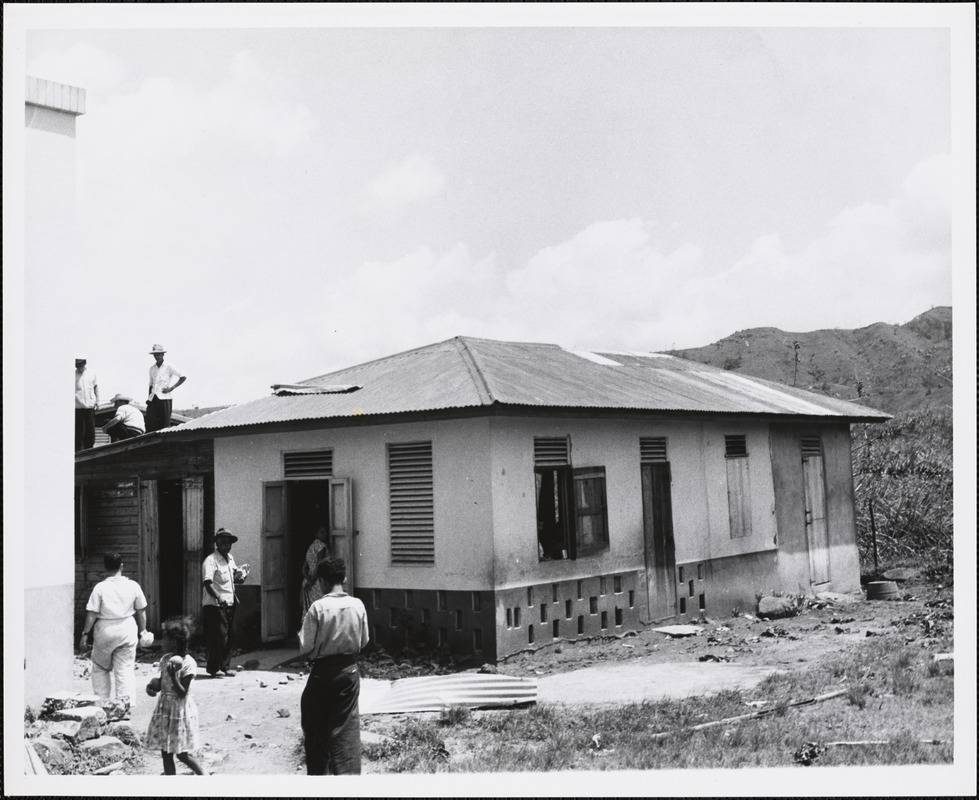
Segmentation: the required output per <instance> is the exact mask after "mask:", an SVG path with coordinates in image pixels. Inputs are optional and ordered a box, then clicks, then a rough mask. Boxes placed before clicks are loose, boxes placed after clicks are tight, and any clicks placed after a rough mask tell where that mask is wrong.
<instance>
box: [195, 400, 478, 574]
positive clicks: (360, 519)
mask: <svg viewBox="0 0 979 800" xmlns="http://www.w3.org/2000/svg"><path fill="white" fill-rule="evenodd" d="M488 436H489V425H488V421H487V420H485V419H477V420H445V421H435V422H424V423H415V424H411V425H384V426H362V427H355V428H343V429H339V428H338V429H324V430H311V431H302V432H292V433H269V434H260V435H253V436H236V437H227V438H218V439H216V440H215V443H214V504H215V524H216V525H219V526H222V525H223V526H224V527H227V528H230V529H231V530H233V531H234V532H235V533H236V534H237V535H238V536H239V537H240V541H239V542H238V543H237V544H236V545H235V549H234V553H235V557H236V558H237V560H238V561H239V562H247V563H249V564H251V565H252V575H253V576H255V577H254V578H251V579H249V583H252V582H254V583H260V581H261V574H262V572H261V566H262V547H261V532H262V483H263V482H267V481H280V480H282V479H283V466H282V453H283V452H285V451H298V450H320V449H326V448H330V449H332V450H333V474H334V475H335V476H337V477H344V478H350V479H351V481H352V491H353V517H354V529H355V530H356V531H358V534H357V535H356V536H355V538H354V547H355V552H356V560H355V566H354V583H355V585H356V586H360V587H372V588H384V587H393V588H404V589H430V588H435V587H434V586H433V580H434V576H435V575H437V576H438V588H440V589H449V590H456V589H459V590H470V591H474V590H488V589H491V588H492V587H493V582H492V581H493V573H492V551H493V538H492V521H491V517H490V514H491V510H492V507H491V503H490V485H489V469H488V463H489V462H488V456H487V454H488V452H489V443H488ZM415 441H431V442H432V461H433V464H432V470H433V485H434V487H435V497H434V510H435V564H434V566H393V565H392V564H391V552H390V523H389V500H388V474H387V455H386V447H385V446H386V445H387V444H388V443H398V442H415Z"/></svg>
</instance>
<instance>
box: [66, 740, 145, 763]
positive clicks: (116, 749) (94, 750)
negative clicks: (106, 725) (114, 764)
mask: <svg viewBox="0 0 979 800" xmlns="http://www.w3.org/2000/svg"><path fill="white" fill-rule="evenodd" d="M131 750H132V748H130V747H129V745H128V744H125V743H124V742H120V741H119V740H118V739H117V738H116V737H115V736H100V737H99V738H98V739H89V740H88V741H85V742H82V743H81V744H79V745H78V752H79V753H82V754H84V755H88V756H96V757H97V758H99V759H101V760H102V761H118V760H119V759H124V758H127V757H128V756H129V754H130V752H131Z"/></svg>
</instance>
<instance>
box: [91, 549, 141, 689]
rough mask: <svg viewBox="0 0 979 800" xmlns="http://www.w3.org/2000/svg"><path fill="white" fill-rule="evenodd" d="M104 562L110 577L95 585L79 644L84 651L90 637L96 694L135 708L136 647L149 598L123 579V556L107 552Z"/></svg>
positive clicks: (136, 584)
mask: <svg viewBox="0 0 979 800" xmlns="http://www.w3.org/2000/svg"><path fill="white" fill-rule="evenodd" d="M103 563H104V564H105V571H106V572H107V573H108V577H106V579H105V580H103V581H101V582H99V583H97V584H96V585H95V588H94V589H93V590H92V595H91V597H89V599H88V605H86V606H85V627H84V628H83V629H82V637H81V640H80V641H79V643H78V645H79V647H81V648H84V647H85V643H86V641H87V640H88V638H89V637H90V636H91V638H92V689H93V690H94V691H95V694H96V695H98V696H99V697H101V698H103V699H107V698H110V697H115V698H117V699H120V700H121V699H125V700H126V702H127V703H128V704H129V705H132V703H133V701H134V700H135V697H136V693H135V691H134V683H135V681H136V645H137V643H138V642H139V638H140V637H141V636H142V635H143V633H144V632H145V631H146V597H144V596H143V590H142V589H140V588H139V584H138V583H136V581H134V580H130V579H129V578H124V577H123V575H122V567H123V563H122V556H121V555H119V554H118V553H106V554H105V558H104V559H103ZM113 684H115V686H114V687H113ZM113 688H114V691H113Z"/></svg>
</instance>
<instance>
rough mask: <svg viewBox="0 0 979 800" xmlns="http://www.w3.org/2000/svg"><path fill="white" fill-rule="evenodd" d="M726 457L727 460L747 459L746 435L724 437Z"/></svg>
mask: <svg viewBox="0 0 979 800" xmlns="http://www.w3.org/2000/svg"><path fill="white" fill-rule="evenodd" d="M724 457H725V458H747V457H748V444H747V442H745V439H744V435H743V434H738V435H735V436H725V437H724Z"/></svg>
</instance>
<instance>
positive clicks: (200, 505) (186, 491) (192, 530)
mask: <svg viewBox="0 0 979 800" xmlns="http://www.w3.org/2000/svg"><path fill="white" fill-rule="evenodd" d="M181 498H182V506H183V562H184V586H183V598H184V613H185V614H195V613H197V610H198V608H199V607H200V604H201V599H202V597H203V590H202V588H201V562H203V560H204V558H203V555H204V478H203V476H200V475H193V476H191V477H188V478H184V479H183V485H182V491H181Z"/></svg>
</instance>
